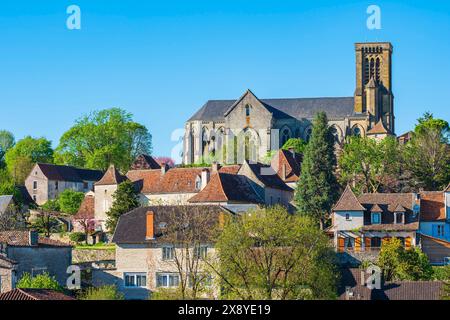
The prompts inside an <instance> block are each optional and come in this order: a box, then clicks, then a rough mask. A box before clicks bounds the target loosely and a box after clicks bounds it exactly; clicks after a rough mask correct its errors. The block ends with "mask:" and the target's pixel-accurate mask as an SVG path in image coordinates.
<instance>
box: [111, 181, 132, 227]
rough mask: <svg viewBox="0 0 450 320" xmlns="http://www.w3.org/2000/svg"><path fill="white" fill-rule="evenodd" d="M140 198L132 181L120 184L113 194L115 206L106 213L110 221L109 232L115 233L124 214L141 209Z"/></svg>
mask: <svg viewBox="0 0 450 320" xmlns="http://www.w3.org/2000/svg"><path fill="white" fill-rule="evenodd" d="M139 205H140V203H139V196H138V192H137V191H136V188H135V185H134V184H133V182H131V181H124V182H122V183H120V184H119V186H118V187H117V190H116V191H115V192H114V194H113V205H112V207H111V209H110V210H109V211H108V212H107V213H106V215H107V216H108V219H107V221H106V227H107V228H108V230H109V232H111V233H113V232H114V230H115V229H116V225H117V221H119V218H120V216H121V215H122V214H124V213H127V212H129V211H131V210H133V209H135V208H137V207H139Z"/></svg>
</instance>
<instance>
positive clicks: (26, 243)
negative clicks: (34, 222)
mask: <svg viewBox="0 0 450 320" xmlns="http://www.w3.org/2000/svg"><path fill="white" fill-rule="evenodd" d="M0 243H6V244H7V245H8V246H15V247H35V246H33V245H30V232H29V231H17V230H15V231H0ZM38 246H39V247H71V245H70V244H67V243H64V242H61V241H57V240H53V239H48V238H44V237H41V236H39V238H38Z"/></svg>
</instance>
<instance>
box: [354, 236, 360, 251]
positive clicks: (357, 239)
mask: <svg viewBox="0 0 450 320" xmlns="http://www.w3.org/2000/svg"><path fill="white" fill-rule="evenodd" d="M355 251H356V252H359V251H361V238H360V237H358V238H356V239H355Z"/></svg>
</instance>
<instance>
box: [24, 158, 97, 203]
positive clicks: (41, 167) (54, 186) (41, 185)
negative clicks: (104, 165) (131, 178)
mask: <svg viewBox="0 0 450 320" xmlns="http://www.w3.org/2000/svg"><path fill="white" fill-rule="evenodd" d="M102 176H103V172H101V171H99V170H89V169H80V168H75V167H71V166H61V165H55V164H46V163H37V164H36V165H35V166H34V167H33V169H32V170H31V172H30V174H29V175H28V177H27V178H26V179H25V187H26V189H27V191H28V193H29V194H30V196H31V198H32V199H33V201H34V202H35V203H36V204H37V205H43V204H44V203H46V202H47V201H48V200H51V199H56V198H57V197H58V195H59V194H60V193H61V192H63V191H64V190H66V189H72V190H75V191H80V192H88V191H90V190H93V188H94V183H95V182H97V181H98V180H100V179H101V177H102Z"/></svg>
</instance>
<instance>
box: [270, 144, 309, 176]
mask: <svg viewBox="0 0 450 320" xmlns="http://www.w3.org/2000/svg"><path fill="white" fill-rule="evenodd" d="M301 162H302V155H301V154H299V153H296V152H291V151H288V150H283V149H280V150H278V154H277V155H276V156H275V157H273V159H272V162H271V166H272V168H277V174H278V176H279V177H280V178H281V179H283V181H284V182H297V181H298V179H299V177H300V169H301ZM284 168H285V169H284ZM283 170H286V171H285V177H283V175H284V174H283Z"/></svg>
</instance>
